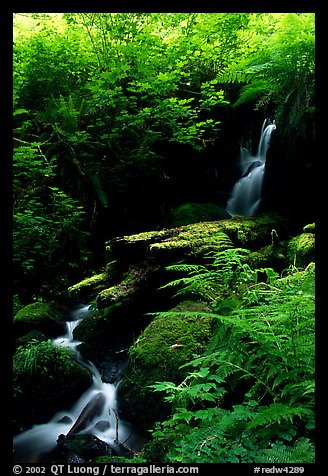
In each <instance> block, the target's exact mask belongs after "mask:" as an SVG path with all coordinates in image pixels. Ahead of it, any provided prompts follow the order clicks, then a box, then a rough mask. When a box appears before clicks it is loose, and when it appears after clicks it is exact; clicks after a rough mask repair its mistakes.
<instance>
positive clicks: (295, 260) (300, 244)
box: [287, 233, 315, 267]
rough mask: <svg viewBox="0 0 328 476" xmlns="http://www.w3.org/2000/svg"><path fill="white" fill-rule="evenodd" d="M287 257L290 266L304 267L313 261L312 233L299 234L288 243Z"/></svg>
mask: <svg viewBox="0 0 328 476" xmlns="http://www.w3.org/2000/svg"><path fill="white" fill-rule="evenodd" d="M287 253H288V257H289V260H290V263H291V264H294V265H295V266H297V267H305V266H307V265H308V264H309V263H311V262H312V261H314V259H315V235H314V233H301V234H300V235H298V236H295V237H294V238H292V239H291V240H290V241H289V243H288V249H287Z"/></svg>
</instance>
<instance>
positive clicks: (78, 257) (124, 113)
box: [14, 13, 314, 302]
mask: <svg viewBox="0 0 328 476" xmlns="http://www.w3.org/2000/svg"><path fill="white" fill-rule="evenodd" d="M265 117H272V118H274V119H275V121H276V123H277V127H278V131H279V133H277V134H276V135H275V137H274V138H273V140H272V144H271V148H270V151H269V157H268V161H267V173H266V177H265V184H264V192H263V196H264V198H263V201H262V205H261V206H262V209H263V210H270V211H272V210H275V211H282V212H283V213H284V214H289V215H290V216H291V217H292V218H293V219H298V220H299V221H300V222H304V223H306V222H307V221H311V216H313V213H314V211H313V192H314V15H313V14H296V13H295V14H294V13H290V14H267V13H264V14H261V13H250V14H247V13H240V14H239V13H232V14H226V13H211V14H205V13H200V14H199V13H181V14H180V13H178V14H177V13H174V14H159V13H144V14H143V13H122V14H110V13H108V14H91V13H76V14H68V13H67V14H53V15H48V14H40V13H37V14H15V16H14V262H15V290H16V293H17V294H18V295H19V297H20V299H21V300H22V302H28V301H29V300H30V299H31V298H32V296H35V297H38V296H42V295H44V296H45V295H49V294H51V293H52V292H54V293H55V294H56V293H58V291H59V290H63V289H64V288H65V287H67V285H68V284H70V283H72V282H74V280H75V281H76V278H77V277H78V276H81V275H83V273H85V272H86V270H88V269H90V267H92V266H97V265H99V263H101V260H102V259H103V249H104V246H103V243H104V241H105V240H106V239H109V238H111V237H113V236H119V235H122V234H129V233H135V232H138V231H145V230H151V229H155V228H161V227H165V226H168V225H169V224H170V217H171V215H172V211H173V210H174V209H175V208H176V207H177V206H178V205H181V204H183V203H188V202H196V203H214V204H216V205H219V206H221V207H225V206H226V203H227V200H228V198H229V194H230V192H231V189H232V187H233V184H234V183H235V181H236V180H237V178H238V156H239V147H240V142H241V140H242V138H243V137H244V138H245V137H246V138H247V137H251V136H252V134H253V136H254V135H256V134H258V133H259V129H260V127H261V126H260V125H261V123H262V122H263V119H264V118H265ZM41 276H42V278H41ZM50 283H51V285H50Z"/></svg>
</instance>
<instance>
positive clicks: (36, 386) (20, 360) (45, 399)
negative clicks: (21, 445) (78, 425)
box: [13, 341, 92, 431]
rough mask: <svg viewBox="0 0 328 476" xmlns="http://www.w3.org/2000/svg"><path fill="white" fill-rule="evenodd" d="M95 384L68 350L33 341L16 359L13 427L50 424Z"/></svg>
mask: <svg viewBox="0 0 328 476" xmlns="http://www.w3.org/2000/svg"><path fill="white" fill-rule="evenodd" d="M91 384H92V376H91V374H90V373H89V371H87V370H86V369H85V368H83V367H81V366H80V365H79V364H78V363H77V362H76V361H75V360H74V359H73V356H72V353H71V351H70V350H69V349H67V348H61V347H56V346H54V345H52V343H51V341H44V342H37V341H32V342H30V343H29V344H28V345H27V346H26V347H22V348H19V349H18V350H17V351H16V353H15V355H14V359H13V387H14V402H13V409H14V426H15V429H16V431H17V430H18V429H19V428H16V427H17V426H18V425H19V426H23V427H24V428H27V427H29V426H30V425H32V424H37V423H42V422H46V421H48V420H49V419H50V418H51V417H52V416H53V414H54V413H56V412H57V411H59V410H61V409H65V408H67V407H69V406H71V405H72V404H73V403H74V402H75V401H76V400H77V399H78V398H79V397H80V396H81V394H82V393H83V392H84V391H85V390H86V389H87V388H88V387H89V386H90V385H91Z"/></svg>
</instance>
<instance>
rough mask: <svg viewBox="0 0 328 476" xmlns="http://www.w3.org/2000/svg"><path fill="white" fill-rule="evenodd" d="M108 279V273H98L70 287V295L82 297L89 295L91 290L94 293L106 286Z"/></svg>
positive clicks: (77, 297) (76, 297)
mask: <svg viewBox="0 0 328 476" xmlns="http://www.w3.org/2000/svg"><path fill="white" fill-rule="evenodd" d="M107 280H108V278H107V274H106V273H100V274H96V275H94V276H91V277H90V278H86V279H83V280H82V281H80V282H79V283H77V284H74V285H73V286H71V287H69V288H68V293H69V296H70V297H72V298H75V299H81V298H82V297H84V296H85V295H87V294H88V293H89V292H90V290H92V293H94V292H96V291H97V290H99V289H101V288H103V287H104V286H106V282H107Z"/></svg>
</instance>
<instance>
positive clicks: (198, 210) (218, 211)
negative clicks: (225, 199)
mask: <svg viewBox="0 0 328 476" xmlns="http://www.w3.org/2000/svg"><path fill="white" fill-rule="evenodd" d="M224 218H229V214H228V213H227V212H226V211H225V209H224V208H222V207H220V206H219V205H217V204H215V203H183V204H182V205H179V206H178V207H176V208H175V209H174V210H173V212H172V215H171V218H170V226H172V227H176V226H181V225H188V224H190V223H197V222H203V221H212V220H222V219H224Z"/></svg>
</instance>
